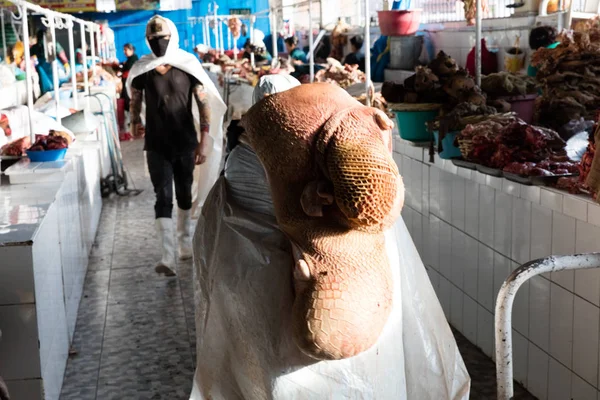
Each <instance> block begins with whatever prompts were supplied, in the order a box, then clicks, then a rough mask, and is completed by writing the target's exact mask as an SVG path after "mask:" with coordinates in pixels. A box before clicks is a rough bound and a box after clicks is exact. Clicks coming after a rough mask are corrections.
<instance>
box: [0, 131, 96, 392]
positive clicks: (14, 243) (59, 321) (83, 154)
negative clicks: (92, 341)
mask: <svg viewBox="0 0 600 400" xmlns="http://www.w3.org/2000/svg"><path fill="white" fill-rule="evenodd" d="M20 167H21V168H22V169H27V168H26V166H25V164H21V165H20ZM13 168H19V167H18V166H13V167H10V168H9V169H7V171H10V170H11V169H13ZM60 169H61V173H62V176H61V178H60V179H58V180H54V181H52V182H48V183H32V184H6V182H4V184H3V185H2V186H0V260H1V261H0V276H2V279H1V280H0V330H1V331H2V340H1V341H0V354H2V362H1V363H0V376H2V377H3V378H4V379H5V380H6V382H7V384H8V386H9V388H10V393H11V396H12V397H14V398H15V399H28V400H29V399H31V400H35V399H45V400H50V399H52V400H56V399H58V398H59V396H60V390H61V386H62V381H63V375H64V371H65V367H66V363H67V358H68V353H69V346H70V343H71V342H72V340H73V334H74V331H75V323H76V320H77V311H78V307H79V301H80V299H81V295H82V292H83V282H84V279H85V274H86V271H87V263H88V255H89V253H90V250H91V246H92V243H93V240H94V237H95V234H96V231H97V228H98V223H99V218H100V212H101V208H102V200H101V197H100V145H99V144H98V143H77V142H76V143H74V144H73V146H72V147H71V148H70V149H69V151H68V153H67V157H66V159H65V162H64V164H63V165H62V166H61V168H60ZM7 171H5V172H7ZM24 173H25V172H24Z"/></svg>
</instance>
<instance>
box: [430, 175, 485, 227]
mask: <svg viewBox="0 0 600 400" xmlns="http://www.w3.org/2000/svg"><path fill="white" fill-rule="evenodd" d="M434 169H435V168H434ZM465 191H466V192H465V232H466V233H467V234H468V235H470V236H472V237H474V238H477V237H478V236H479V184H477V183H476V182H473V181H466V185H465Z"/></svg>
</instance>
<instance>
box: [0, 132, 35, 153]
mask: <svg viewBox="0 0 600 400" xmlns="http://www.w3.org/2000/svg"><path fill="white" fill-rule="evenodd" d="M30 144H31V140H29V136H26V137H22V138H20V139H17V140H15V141H13V142H10V143H8V144H5V145H4V146H2V148H1V149H0V154H2V155H3V156H20V155H23V153H25V150H26V149H27V148H28V147H29V145H30Z"/></svg>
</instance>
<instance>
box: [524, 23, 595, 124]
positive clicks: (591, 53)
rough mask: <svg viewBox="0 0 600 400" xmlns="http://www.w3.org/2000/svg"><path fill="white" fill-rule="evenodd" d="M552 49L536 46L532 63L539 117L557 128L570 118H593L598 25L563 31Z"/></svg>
mask: <svg viewBox="0 0 600 400" xmlns="http://www.w3.org/2000/svg"><path fill="white" fill-rule="evenodd" d="M557 40H558V41H560V45H558V47H556V48H555V49H545V48H543V49H539V50H537V51H536V52H535V53H534V54H533V56H532V58H531V63H532V65H533V66H535V67H537V68H538V74H537V79H538V81H539V82H540V83H541V85H542V91H543V95H542V97H540V98H538V104H537V108H538V110H537V111H538V115H537V118H538V120H539V121H543V123H544V125H546V126H549V127H552V128H553V129H559V128H560V127H562V126H563V125H565V124H567V123H568V122H569V121H571V120H578V119H580V118H582V117H583V118H585V119H589V120H591V119H593V116H594V113H595V112H596V110H598V109H599V108H600V76H599V75H598V74H599V73H600V28H599V27H598V26H593V27H592V28H591V29H590V30H589V31H586V32H572V33H567V32H565V33H562V34H561V35H560V36H559V38H558V39H557Z"/></svg>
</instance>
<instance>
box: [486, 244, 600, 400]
mask: <svg viewBox="0 0 600 400" xmlns="http://www.w3.org/2000/svg"><path fill="white" fill-rule="evenodd" d="M599 267H600V253H589V254H577V255H571V256H557V257H548V258H544V259H540V260H535V261H531V262H529V263H527V264H524V265H522V266H521V267H519V268H517V269H516V270H514V271H513V272H512V274H510V275H509V276H508V278H507V279H506V281H504V284H502V287H501V288H500V291H499V293H498V299H497V300H496V313H495V315H496V316H495V328H496V329H495V331H496V333H495V334H496V379H497V383H498V389H497V395H498V397H497V398H498V400H510V399H512V398H513V396H514V387H513V358H512V327H511V323H512V307H513V302H514V299H515V296H516V295H517V291H518V290H519V288H520V287H521V285H523V284H524V283H525V282H526V281H527V280H529V279H531V278H533V277H534V276H537V275H540V274H544V273H548V272H557V271H563V270H574V269H590V268H599Z"/></svg>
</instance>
